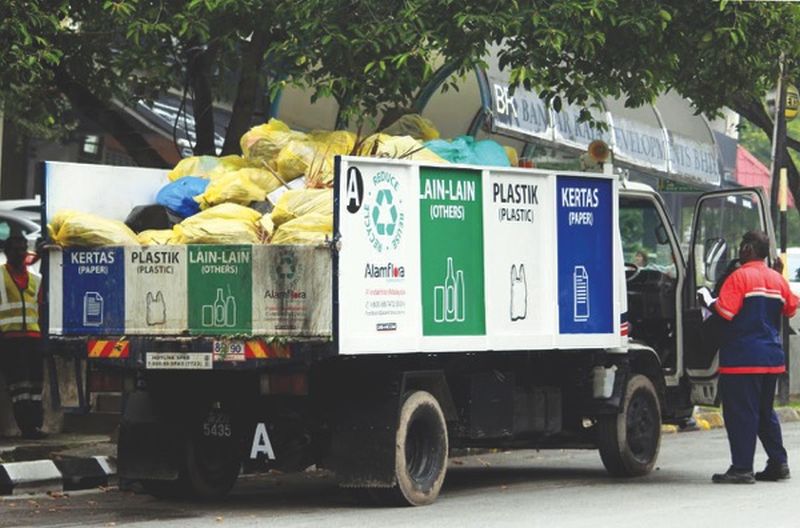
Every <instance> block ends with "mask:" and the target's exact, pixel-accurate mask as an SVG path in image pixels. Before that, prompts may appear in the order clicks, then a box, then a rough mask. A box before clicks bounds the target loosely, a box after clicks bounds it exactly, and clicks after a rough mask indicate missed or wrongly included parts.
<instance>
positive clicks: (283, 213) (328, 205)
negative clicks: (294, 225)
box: [272, 189, 333, 227]
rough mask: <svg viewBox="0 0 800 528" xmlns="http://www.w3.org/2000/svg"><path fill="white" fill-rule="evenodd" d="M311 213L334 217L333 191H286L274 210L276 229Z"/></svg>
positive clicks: (273, 217)
mask: <svg viewBox="0 0 800 528" xmlns="http://www.w3.org/2000/svg"><path fill="white" fill-rule="evenodd" d="M310 213H320V214H325V215H330V216H331V218H332V217H333V189H295V190H291V191H286V192H285V193H283V194H282V195H281V196H280V198H278V203H276V204H275V208H274V209H273V210H272V221H273V222H274V224H275V226H276V227H280V225H281V224H284V223H286V222H288V221H289V220H294V219H295V218H299V217H301V216H303V215H307V214H310Z"/></svg>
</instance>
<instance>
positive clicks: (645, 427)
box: [597, 374, 661, 477]
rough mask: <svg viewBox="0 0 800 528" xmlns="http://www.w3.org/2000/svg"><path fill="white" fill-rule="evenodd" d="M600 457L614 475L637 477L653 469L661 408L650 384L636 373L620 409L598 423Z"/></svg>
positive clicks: (659, 437)
mask: <svg viewBox="0 0 800 528" xmlns="http://www.w3.org/2000/svg"><path fill="white" fill-rule="evenodd" d="M597 430H598V438H597V441H598V446H599V448H600V458H601V459H602V460H603V465H604V466H605V467H606V469H607V470H608V472H609V473H610V474H611V475H613V476H615V477H638V476H642V475H646V474H647V473H650V471H652V470H653V467H654V466H655V464H656V459H657V458H658V451H659V449H660V447H661V408H660V406H659V403H658V396H657V395H656V389H655V387H654V386H653V383H652V382H651V381H650V380H649V379H648V378H647V377H645V376H642V375H640V374H636V375H634V376H632V377H631V378H630V379H629V380H628V385H627V387H626V388H625V397H624V400H623V406H622V412H620V413H619V414H615V415H609V416H602V417H600V419H599V420H598V422H597Z"/></svg>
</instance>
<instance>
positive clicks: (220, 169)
mask: <svg viewBox="0 0 800 528" xmlns="http://www.w3.org/2000/svg"><path fill="white" fill-rule="evenodd" d="M244 167H247V161H246V160H245V159H244V158H242V157H241V156H236V155H231V156H223V157H221V158H218V157H216V156H191V157H189V158H184V159H182V160H181V161H179V162H178V164H177V165H175V168H174V169H172V170H171V171H169V173H168V174H167V177H168V178H169V179H170V181H175V180H177V179H180V178H183V177H185V176H195V177H198V178H209V179H210V178H216V177H218V176H222V175H223V174H225V173H226V172H230V171H235V170H239V169H241V168H244Z"/></svg>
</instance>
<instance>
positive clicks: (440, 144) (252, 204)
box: [48, 114, 516, 247]
mask: <svg viewBox="0 0 800 528" xmlns="http://www.w3.org/2000/svg"><path fill="white" fill-rule="evenodd" d="M241 148H242V155H241V156H236V155H232V156H222V157H216V156H192V157H189V158H185V159H183V160H181V161H180V162H179V163H178V164H177V165H176V166H175V167H174V168H173V169H172V170H171V171H170V172H169V173H168V178H169V180H170V183H168V184H166V185H165V186H164V187H163V188H161V189H160V191H159V192H158V194H157V195H156V200H155V201H156V204H144V205H142V206H138V207H136V208H135V209H134V210H133V211H132V212H131V214H130V215H129V217H128V219H127V220H126V221H125V222H121V221H116V220H109V219H105V218H101V217H98V216H96V215H91V214H88V213H81V212H75V211H66V210H65V211H59V212H58V213H57V214H56V215H55V217H54V218H53V220H52V222H51V223H50V224H49V225H48V230H49V232H50V238H51V240H52V241H54V242H55V243H57V244H59V245H61V246H65V247H66V246H83V247H96V246H127V245H145V246H146V245H167V244H263V243H272V244H322V243H325V242H326V241H327V240H330V239H331V237H332V235H333V190H332V189H331V187H332V185H333V170H334V169H333V167H334V157H335V156H337V155H358V156H370V157H384V158H396V159H408V160H415V161H423V162H426V163H468V164H480V165H499V166H509V165H511V164H512V161H513V162H514V164H516V153H515V152H509V151H507V150H504V147H502V146H500V145H499V144H497V143H495V142H494V141H475V140H474V139H473V138H472V137H468V136H461V137H458V138H455V139H454V140H452V141H446V140H443V139H440V138H439V132H438V131H437V130H436V128H435V126H434V125H433V123H431V122H430V121H429V120H427V119H425V118H423V117H421V116H419V115H416V114H410V115H405V116H403V117H402V118H400V119H399V120H397V121H396V122H395V123H394V124H393V125H391V126H390V127H388V128H386V129H385V130H384V131H383V132H380V133H376V134H372V135H371V136H368V137H366V138H361V139H359V138H358V137H357V136H356V135H355V134H354V133H352V132H349V131H344V130H336V131H321V130H315V131H311V132H308V133H305V132H299V131H296V130H292V129H290V128H289V127H288V126H287V125H286V124H285V123H283V122H282V121H279V120H277V119H270V120H269V122H267V123H265V124H263V125H259V126H256V127H253V128H251V129H250V130H249V131H248V132H247V133H245V134H244V135H243V136H242V138H241ZM512 150H513V149H512ZM509 160H511V161H509ZM301 179H302V180H301ZM298 184H301V185H298ZM287 189H288V190H287Z"/></svg>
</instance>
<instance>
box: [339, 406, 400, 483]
mask: <svg viewBox="0 0 800 528" xmlns="http://www.w3.org/2000/svg"><path fill="white" fill-rule="evenodd" d="M365 399H369V398H365ZM342 403H344V402H342ZM347 403H349V405H347V404H346V405H340V406H337V407H338V408H337V412H336V413H335V415H334V416H335V424H334V425H333V430H332V435H331V448H330V452H329V457H328V459H327V460H326V464H325V465H326V466H327V467H329V468H330V469H332V470H333V471H334V472H335V473H336V477H337V480H338V482H339V485H340V486H342V487H345V488H389V487H392V486H394V485H395V479H396V477H395V449H394V445H395V436H396V434H397V418H398V414H397V413H398V408H397V406H398V400H397V398H396V397H392V398H381V399H379V398H375V399H373V400H372V401H358V402H355V401H352V400H350V401H349V402H347Z"/></svg>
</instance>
